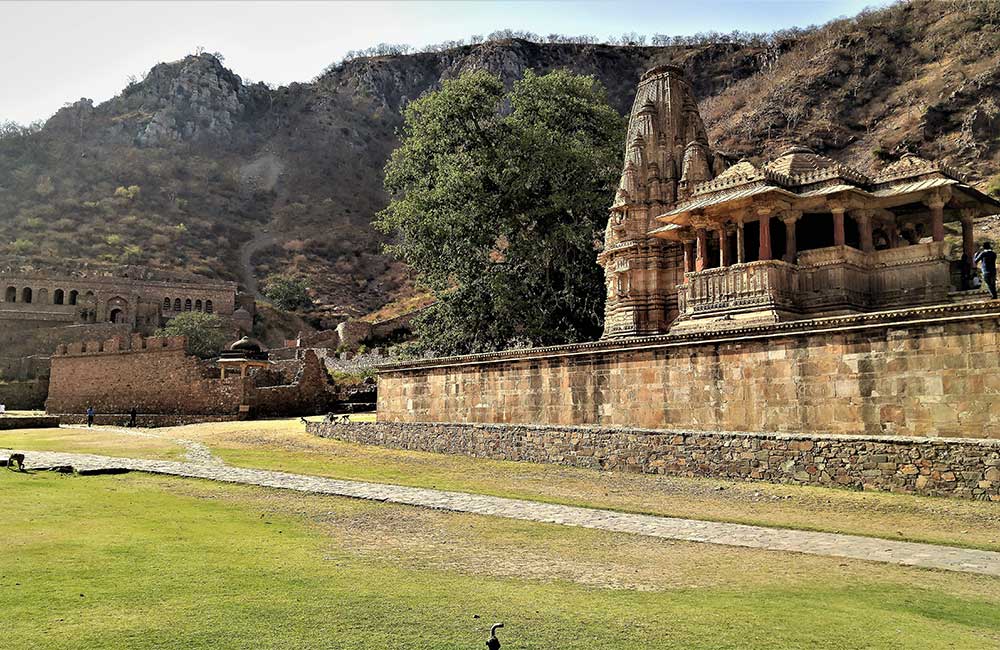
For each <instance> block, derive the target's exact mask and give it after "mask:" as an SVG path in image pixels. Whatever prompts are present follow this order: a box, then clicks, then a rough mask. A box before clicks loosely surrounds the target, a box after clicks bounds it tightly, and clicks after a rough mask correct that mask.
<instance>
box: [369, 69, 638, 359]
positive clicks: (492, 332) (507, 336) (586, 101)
mask: <svg viewBox="0 0 1000 650" xmlns="http://www.w3.org/2000/svg"><path fill="white" fill-rule="evenodd" d="M623 140H624V120H623V119H622V118H621V116H620V115H618V113H617V112H615V110H614V109H613V108H612V107H611V106H610V104H609V103H608V101H607V97H606V94H605V90H604V88H603V87H602V86H601V85H600V83H599V82H597V81H596V80H595V79H594V78H593V77H586V76H579V75H574V74H570V73H568V72H562V71H559V72H552V73H549V74H546V75H543V76H539V75H535V74H533V73H532V72H531V71H528V72H526V73H525V75H524V78H523V79H522V80H520V81H518V82H516V83H515V84H514V87H513V89H512V90H510V91H509V92H506V91H505V89H504V85H503V83H502V82H501V81H500V80H499V79H498V78H496V77H494V76H493V75H491V74H489V73H488V72H485V71H476V72H471V73H467V74H464V75H462V76H460V77H459V78H457V79H454V80H450V81H447V82H445V83H444V84H443V85H442V88H441V89H440V90H438V91H436V92H433V93H429V94H427V95H425V96H423V97H421V98H420V99H418V100H416V101H414V102H412V103H410V104H409V106H408V107H407V109H406V112H405V123H404V125H403V129H402V144H401V145H400V147H399V148H398V149H396V151H395V152H393V155H392V157H391V158H390V160H389V163H388V164H387V166H386V179H385V185H386V188H387V190H388V191H389V193H390V194H391V195H392V196H394V197H395V198H394V199H393V200H392V202H391V203H390V205H389V206H388V207H387V208H386V209H385V210H384V211H383V212H381V213H380V214H379V217H378V220H377V225H378V226H379V227H380V228H382V229H383V230H385V231H387V232H393V233H395V235H396V237H397V239H396V243H395V244H393V245H392V246H390V247H389V248H390V250H391V251H392V252H393V253H394V254H396V255H397V256H398V257H399V258H401V259H402V260H404V261H406V262H407V263H408V264H409V265H410V266H412V267H413V268H414V269H416V271H417V273H418V277H419V280H420V282H421V283H422V284H424V285H425V286H427V287H428V288H430V289H431V290H432V291H433V292H434V293H435V295H436V296H437V299H438V300H437V303H436V304H435V305H434V306H433V307H431V308H430V309H429V310H428V311H427V312H426V313H425V315H424V316H422V317H421V318H420V319H419V321H418V322H417V323H416V328H417V334H418V338H419V345H420V346H421V347H423V348H425V349H429V350H434V351H436V352H438V353H442V354H462V353H469V352H482V351H490V350H497V349H503V348H508V347H514V346H524V345H547V344H555V343H565V342H571V341H579V340H586V339H590V338H593V337H595V336H597V335H598V334H599V333H600V330H601V325H602V317H603V305H604V283H603V279H602V275H601V271H600V268H599V267H598V266H597V263H596V246H595V242H597V241H600V239H601V237H602V233H603V230H604V225H605V223H606V220H607V210H608V207H609V205H610V204H611V200H612V197H613V190H614V185H615V181H616V180H617V178H618V174H619V172H620V170H621V153H622V152H621V149H622V142H623Z"/></svg>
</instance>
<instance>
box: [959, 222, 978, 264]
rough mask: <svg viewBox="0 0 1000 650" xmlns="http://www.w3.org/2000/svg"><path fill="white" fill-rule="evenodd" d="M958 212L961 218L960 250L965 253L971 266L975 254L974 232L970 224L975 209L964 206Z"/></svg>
mask: <svg viewBox="0 0 1000 650" xmlns="http://www.w3.org/2000/svg"><path fill="white" fill-rule="evenodd" d="M960 214H961V219H962V252H963V253H965V255H966V258H967V259H968V261H969V265H970V266H971V265H972V258H973V257H975V256H976V232H975V230H974V229H973V225H972V220H973V219H974V218H975V216H976V211H975V210H973V209H970V208H964V209H963V210H962V212H961V213H960Z"/></svg>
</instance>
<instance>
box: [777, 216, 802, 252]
mask: <svg viewBox="0 0 1000 650" xmlns="http://www.w3.org/2000/svg"><path fill="white" fill-rule="evenodd" d="M801 217H802V213H801V212H799V211H798V210H786V211H785V212H783V213H782V214H781V221H782V223H784V224H785V258H784V259H785V261H786V262H788V263H789V264H795V256H796V255H797V254H798V249H797V248H796V245H795V224H796V222H798V220H799V219H800V218H801Z"/></svg>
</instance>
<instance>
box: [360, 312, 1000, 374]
mask: <svg viewBox="0 0 1000 650" xmlns="http://www.w3.org/2000/svg"><path fill="white" fill-rule="evenodd" d="M996 318H1000V303H997V302H995V301H986V302H973V303H960V304H946V305H933V306H929V307H920V308H912V309H905V310H892V311H884V312H871V313H866V314H852V315H849V316H834V317H829V318H816V319H810V320H803V321H791V322H786V323H777V324H770V325H757V326H747V327H734V328H731V329H727V330H725V331H713V332H688V333H683V334H658V335H654V336H642V337H628V338H614V339H602V340H598V341H590V342H586V343H570V344H566V345H553V346H547V347H540V348H527V349H518V350H504V351H501V352H488V353H482V354H469V355H462V356H452V357H439V358H435V359H418V360H413V361H398V362H391V363H385V364H379V365H377V366H376V367H375V368H376V370H377V371H378V373H379V374H389V373H395V372H406V371H410V370H432V369H435V368H449V367H461V366H472V365H487V364H496V363H505V362H510V361H521V360H542V359H551V358H560V357H574V356H587V355H593V354H603V353H607V352H616V353H618V352H641V351H646V350H650V349H659V348H674V347H682V346H688V345H708V344H711V345H717V344H722V343H742V342H746V341H753V340H759V339H772V338H786V337H798V336H809V335H815V334H827V335H831V334H838V333H848V332H857V331H863V330H873V329H885V328H890V327H895V328H905V327H911V326H927V325H934V324H936V323H942V324H943V323H949V322H955V321H976V320H988V319H996Z"/></svg>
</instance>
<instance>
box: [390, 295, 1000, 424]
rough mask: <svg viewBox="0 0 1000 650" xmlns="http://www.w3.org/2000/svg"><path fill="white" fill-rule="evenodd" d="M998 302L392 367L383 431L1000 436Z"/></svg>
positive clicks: (999, 313) (544, 349) (999, 326)
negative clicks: (440, 426) (473, 427)
mask: <svg viewBox="0 0 1000 650" xmlns="http://www.w3.org/2000/svg"><path fill="white" fill-rule="evenodd" d="M998 316H1000V312H998V311H997V307H996V305H995V303H985V304H984V303H978V304H974V305H961V306H959V305H952V306H942V307H935V308H925V309H913V310H908V311H906V312H895V313H892V314H874V315H864V316H852V317H842V318H834V319H822V320H815V321H809V322H805V323H792V324H788V325H778V326H771V327H769V328H758V329H745V330H734V331H732V332H728V333H722V334H714V335H712V336H710V337H706V336H700V337H699V336H693V335H692V336H687V337H684V336H671V335H667V336H657V337H647V338H643V339H629V340H624V341H600V342H596V343H588V344H580V345H570V346H560V347H555V348H541V349H537V350H524V351H516V352H508V353H497V354H492V355H477V356H471V357H456V358H451V359H439V360H427V361H420V362H413V363H409V364H397V365H390V366H382V367H381V369H380V373H379V390H378V415H379V420H380V421H382V422H481V423H489V422H495V423H518V424H551V425H600V426H626V427H644V428H653V429H693V430H700V431H766V432H809V433H835V434H850V435H882V434H896V435H919V436H956V437H985V438H1000V324H998Z"/></svg>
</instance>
